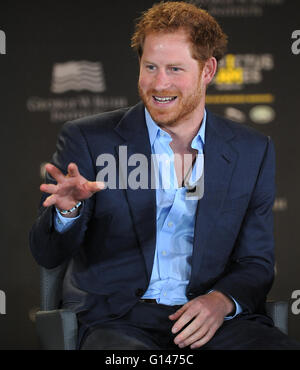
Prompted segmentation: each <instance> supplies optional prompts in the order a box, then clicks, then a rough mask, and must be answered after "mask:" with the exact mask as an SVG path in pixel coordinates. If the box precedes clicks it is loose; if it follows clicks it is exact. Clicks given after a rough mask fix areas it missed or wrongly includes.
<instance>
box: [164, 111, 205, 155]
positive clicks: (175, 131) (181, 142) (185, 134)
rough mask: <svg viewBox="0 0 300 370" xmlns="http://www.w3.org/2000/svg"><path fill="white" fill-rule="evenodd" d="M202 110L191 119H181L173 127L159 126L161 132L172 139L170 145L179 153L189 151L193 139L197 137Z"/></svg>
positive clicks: (202, 114)
mask: <svg viewBox="0 0 300 370" xmlns="http://www.w3.org/2000/svg"><path fill="white" fill-rule="evenodd" d="M203 116H204V109H202V110H201V111H200V112H199V113H198V114H194V115H193V116H192V117H189V118H187V119H183V120H181V121H180V122H177V123H176V124H173V125H166V126H161V128H162V129H163V130H165V131H166V132H168V133H169V134H170V135H171V137H172V143H173V145H175V146H176V147H178V149H179V150H180V151H182V150H184V148H185V149H189V148H190V146H191V142H192V140H193V138H194V137H195V136H196V135H197V133H198V131H199V129H200V126H201V124H202V120H203Z"/></svg>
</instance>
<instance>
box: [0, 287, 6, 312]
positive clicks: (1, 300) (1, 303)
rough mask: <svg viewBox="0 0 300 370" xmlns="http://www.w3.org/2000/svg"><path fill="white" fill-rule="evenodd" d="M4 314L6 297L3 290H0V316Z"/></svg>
mask: <svg viewBox="0 0 300 370" xmlns="http://www.w3.org/2000/svg"><path fill="white" fill-rule="evenodd" d="M5 314H6V295H5V293H4V292H3V290H0V315H5Z"/></svg>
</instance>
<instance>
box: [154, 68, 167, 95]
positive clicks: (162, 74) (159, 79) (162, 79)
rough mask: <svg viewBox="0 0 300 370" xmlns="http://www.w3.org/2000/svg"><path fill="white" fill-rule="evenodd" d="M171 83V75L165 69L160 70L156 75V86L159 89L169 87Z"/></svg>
mask: <svg viewBox="0 0 300 370" xmlns="http://www.w3.org/2000/svg"><path fill="white" fill-rule="evenodd" d="M170 85H171V82H170V77H169V76H168V74H167V73H166V71H164V70H159V71H158V72H157V74H156V76H155V80H154V88H155V90H157V91H160V90H165V89H168V88H169V87H170Z"/></svg>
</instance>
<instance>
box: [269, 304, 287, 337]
mask: <svg viewBox="0 0 300 370" xmlns="http://www.w3.org/2000/svg"><path fill="white" fill-rule="evenodd" d="M266 311H267V314H268V316H270V317H271V318H272V319H273V322H274V325H275V326H276V328H278V329H279V330H281V331H282V332H283V333H284V334H288V313H289V306H288V302H284V301H268V302H267V303H266Z"/></svg>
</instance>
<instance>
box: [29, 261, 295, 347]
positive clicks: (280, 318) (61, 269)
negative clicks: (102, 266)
mask: <svg viewBox="0 0 300 370" xmlns="http://www.w3.org/2000/svg"><path fill="white" fill-rule="evenodd" d="M66 267H67V263H64V264H63V265H61V266H58V267H56V268H54V269H50V270H49V269H46V268H43V267H41V269H40V273H41V280H40V289H41V307H40V311H38V312H37V313H36V329H37V334H38V337H39V339H40V344H41V346H42V349H47V350H48V349H49V350H51V349H53V350H75V349H76V343H77V334H78V324H77V318H76V314H75V313H74V312H73V311H71V310H68V309H62V308H60V307H61V302H62V284H63V278H64V275H65V271H66ZM266 310H267V314H268V315H269V316H270V317H271V318H272V319H273V321H274V325H275V326H276V327H277V328H278V329H280V330H281V331H282V332H283V333H285V334H288V303H287V302H283V301H268V302H267V304H266Z"/></svg>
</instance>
